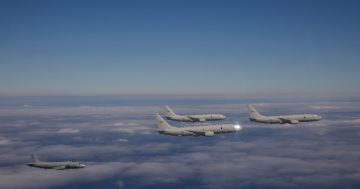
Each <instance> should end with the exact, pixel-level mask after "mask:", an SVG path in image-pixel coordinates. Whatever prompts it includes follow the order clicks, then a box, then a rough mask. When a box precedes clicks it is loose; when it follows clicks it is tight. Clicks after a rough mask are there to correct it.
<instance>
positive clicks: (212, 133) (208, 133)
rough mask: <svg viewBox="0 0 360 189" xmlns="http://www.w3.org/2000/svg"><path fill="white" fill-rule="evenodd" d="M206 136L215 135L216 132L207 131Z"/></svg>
mask: <svg viewBox="0 0 360 189" xmlns="http://www.w3.org/2000/svg"><path fill="white" fill-rule="evenodd" d="M205 136H208V137H210V136H214V132H212V131H206V132H205Z"/></svg>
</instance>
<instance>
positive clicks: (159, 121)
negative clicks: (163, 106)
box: [155, 114, 176, 131]
mask: <svg viewBox="0 0 360 189" xmlns="http://www.w3.org/2000/svg"><path fill="white" fill-rule="evenodd" d="M155 119H156V124H157V125H158V128H159V130H161V131H163V130H166V129H175V128H176V127H173V126H171V125H169V124H168V123H167V122H166V121H165V120H164V119H163V118H162V117H161V116H160V115H159V114H156V116H155Z"/></svg>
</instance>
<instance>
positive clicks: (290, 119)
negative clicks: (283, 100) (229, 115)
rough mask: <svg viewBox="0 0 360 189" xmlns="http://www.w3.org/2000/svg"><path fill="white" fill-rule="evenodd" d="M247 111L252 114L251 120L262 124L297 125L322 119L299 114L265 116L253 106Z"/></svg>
mask: <svg viewBox="0 0 360 189" xmlns="http://www.w3.org/2000/svg"><path fill="white" fill-rule="evenodd" d="M247 109H248V111H249V114H250V118H249V119H250V120H251V121H255V122H261V123H290V124H297V123H300V122H308V121H319V120H321V119H322V117H321V116H318V115H315V114H298V115H279V116H264V115H261V114H260V113H259V112H257V111H256V109H255V108H254V107H253V106H252V105H248V106H247Z"/></svg>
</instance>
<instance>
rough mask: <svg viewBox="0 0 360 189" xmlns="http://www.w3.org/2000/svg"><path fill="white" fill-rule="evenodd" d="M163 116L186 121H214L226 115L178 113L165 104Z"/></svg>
mask: <svg viewBox="0 0 360 189" xmlns="http://www.w3.org/2000/svg"><path fill="white" fill-rule="evenodd" d="M165 112H166V113H165V117H166V119H170V120H174V121H188V122H197V121H216V120H223V119H225V118H226V117H225V116H224V115H221V114H202V115H178V114H176V113H174V111H172V109H171V108H170V107H169V106H167V105H165Z"/></svg>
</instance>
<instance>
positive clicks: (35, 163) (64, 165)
mask: <svg viewBox="0 0 360 189" xmlns="http://www.w3.org/2000/svg"><path fill="white" fill-rule="evenodd" d="M26 165H28V166H30V167H37V168H42V169H56V170H64V169H79V168H84V167H85V165H84V164H82V163H80V162H75V161H63V162H46V161H40V160H39V159H38V158H37V157H36V155H35V154H32V155H31V160H30V162H29V163H27V164H26Z"/></svg>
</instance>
